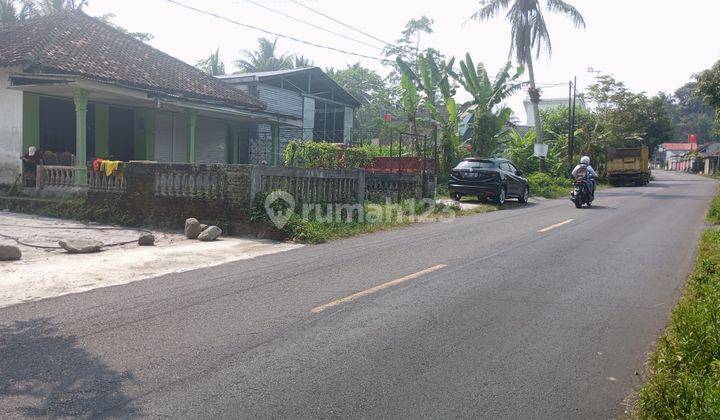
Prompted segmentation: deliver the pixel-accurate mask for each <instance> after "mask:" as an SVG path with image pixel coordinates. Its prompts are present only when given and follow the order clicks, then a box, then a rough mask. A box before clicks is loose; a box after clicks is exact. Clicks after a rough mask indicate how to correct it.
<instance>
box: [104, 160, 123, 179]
mask: <svg viewBox="0 0 720 420" xmlns="http://www.w3.org/2000/svg"><path fill="white" fill-rule="evenodd" d="M102 164H103V169H104V170H105V176H110V175H112V174H113V173H115V171H117V170H118V166H120V161H119V160H104V161H103V163H102Z"/></svg>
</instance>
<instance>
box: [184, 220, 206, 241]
mask: <svg viewBox="0 0 720 420" xmlns="http://www.w3.org/2000/svg"><path fill="white" fill-rule="evenodd" d="M201 232H202V229H201V228H200V222H198V219H195V218H193V217H191V218H189V219H187V220H185V237H186V238H188V239H197V237H198V235H200V233H201Z"/></svg>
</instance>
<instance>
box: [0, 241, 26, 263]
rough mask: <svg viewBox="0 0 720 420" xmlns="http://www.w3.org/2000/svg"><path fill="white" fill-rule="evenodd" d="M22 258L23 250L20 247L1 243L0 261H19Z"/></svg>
mask: <svg viewBox="0 0 720 420" xmlns="http://www.w3.org/2000/svg"><path fill="white" fill-rule="evenodd" d="M20 258H22V252H20V248H19V247H17V246H15V245H2V244H0V261H17V260H19V259H20Z"/></svg>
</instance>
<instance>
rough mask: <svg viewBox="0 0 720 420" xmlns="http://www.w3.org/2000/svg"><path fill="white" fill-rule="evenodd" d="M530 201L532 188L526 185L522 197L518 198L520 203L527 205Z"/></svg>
mask: <svg viewBox="0 0 720 420" xmlns="http://www.w3.org/2000/svg"><path fill="white" fill-rule="evenodd" d="M528 199H530V187H528V186H527V185H526V186H525V189H524V190H523V193H522V195H521V196H520V197H518V201H519V202H520V203H523V204H525V203H527V202H528Z"/></svg>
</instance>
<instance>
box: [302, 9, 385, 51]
mask: <svg viewBox="0 0 720 420" xmlns="http://www.w3.org/2000/svg"><path fill="white" fill-rule="evenodd" d="M290 1H291V2H293V3H295V4H297V5H298V6H300V7H304V8H305V9H307V10H310V11H311V12H313V13H317V14H318V15H320V16H323V17H325V18H327V19H330V20H332V21H333V22H335V23H339V24H340V25H342V26H344V27H346V28H348V29H352V30H353V31H355V32H358V33H361V34H363V35H365V36H367V37H370V38H372V39H374V40H375V41H379V42H382V43H383V44H385V45H387V46H389V47H393V46H394V45H393V44H391V43H389V42H385V41H383V40H382V39H380V38H378V37H376V36H373V35H370V34H369V33H367V32H365V31H363V30H361V29H358V28H356V27H354V26H351V25H348V24H347V23H345V22H341V21H339V20H338V19H335V18H334V17H332V16H328V15H326V14H325V13H323V12H321V11H319V10H315V9H313V8H312V7H310V6H308V5H305V4H303V3H300V2H299V1H297V0H290Z"/></svg>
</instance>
